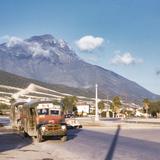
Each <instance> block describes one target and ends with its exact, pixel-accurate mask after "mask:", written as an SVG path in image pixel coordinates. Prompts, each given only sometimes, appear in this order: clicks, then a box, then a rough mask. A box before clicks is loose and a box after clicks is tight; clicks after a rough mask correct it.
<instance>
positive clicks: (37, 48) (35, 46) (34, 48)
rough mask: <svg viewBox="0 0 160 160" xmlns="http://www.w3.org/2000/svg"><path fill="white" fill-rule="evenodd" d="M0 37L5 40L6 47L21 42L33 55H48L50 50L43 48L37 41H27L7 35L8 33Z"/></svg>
mask: <svg viewBox="0 0 160 160" xmlns="http://www.w3.org/2000/svg"><path fill="white" fill-rule="evenodd" d="M1 39H3V40H5V41H6V46H7V47H14V46H15V45H17V44H23V45H24V46H26V48H28V49H29V51H30V52H31V54H32V55H33V56H40V55H43V56H45V57H48V56H49V51H50V50H49V49H48V50H45V49H43V48H42V46H41V45H40V44H39V43H36V42H27V41H24V40H23V39H22V38H19V37H15V36H8V35H6V36H3V37H1Z"/></svg>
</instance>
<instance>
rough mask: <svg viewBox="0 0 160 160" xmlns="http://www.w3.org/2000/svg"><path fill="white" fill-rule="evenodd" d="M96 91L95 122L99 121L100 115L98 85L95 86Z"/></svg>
mask: <svg viewBox="0 0 160 160" xmlns="http://www.w3.org/2000/svg"><path fill="white" fill-rule="evenodd" d="M95 89H96V90H95V91H96V94H95V109H96V110H95V121H99V113H98V85H97V84H96V86H95Z"/></svg>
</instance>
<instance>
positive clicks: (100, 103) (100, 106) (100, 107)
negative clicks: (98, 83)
mask: <svg viewBox="0 0 160 160" xmlns="http://www.w3.org/2000/svg"><path fill="white" fill-rule="evenodd" d="M104 108H105V105H104V102H103V101H99V102H98V109H100V111H101V113H102V111H103V109H104Z"/></svg>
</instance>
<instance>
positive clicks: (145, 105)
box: [143, 98, 150, 114]
mask: <svg viewBox="0 0 160 160" xmlns="http://www.w3.org/2000/svg"><path fill="white" fill-rule="evenodd" d="M149 104H150V101H149V100H148V98H145V99H144V100H143V105H144V110H145V112H146V113H147V114H148V109H149Z"/></svg>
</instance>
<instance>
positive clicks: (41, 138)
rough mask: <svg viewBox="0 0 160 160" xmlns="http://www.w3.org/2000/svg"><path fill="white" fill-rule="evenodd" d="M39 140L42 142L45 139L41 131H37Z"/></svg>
mask: <svg viewBox="0 0 160 160" xmlns="http://www.w3.org/2000/svg"><path fill="white" fill-rule="evenodd" d="M37 141H38V142H42V141H43V137H42V134H41V131H38V132H37Z"/></svg>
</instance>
